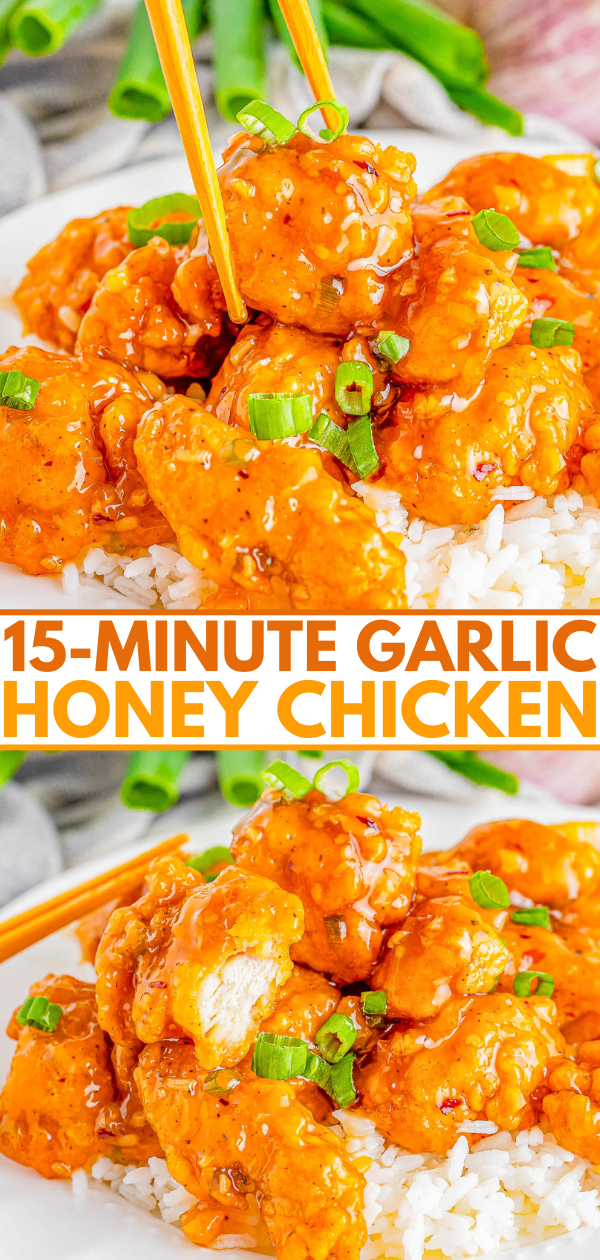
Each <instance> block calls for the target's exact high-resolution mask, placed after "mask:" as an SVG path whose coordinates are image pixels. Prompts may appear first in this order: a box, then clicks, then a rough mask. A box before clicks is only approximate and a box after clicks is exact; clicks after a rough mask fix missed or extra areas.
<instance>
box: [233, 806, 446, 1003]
mask: <svg viewBox="0 0 600 1260" xmlns="http://www.w3.org/2000/svg"><path fill="white" fill-rule="evenodd" d="M418 826H419V818H418V816H417V815H416V814H407V813H406V812H405V811H404V810H403V809H400V808H399V807H396V808H394V809H386V808H385V806H382V805H380V803H379V801H377V800H376V799H375V798H374V797H372V796H368V795H366V794H365V793H361V792H354V793H351V794H350V795H349V796H346V797H344V799H343V800H341V801H328V800H326V799H325V798H324V796H323V794H322V793H321V792H315V791H313V792H310V793H309V794H308V796H305V797H304V798H303V799H302V800H292V801H287V800H285V799H284V798H283V797H282V796H279V795H278V794H277V793H276V792H266V793H265V794H264V795H263V796H262V797H261V799H260V801H258V802H257V804H256V805H255V806H254V808H253V809H252V810H251V811H250V813H249V814H247V815H246V817H245V818H243V819H242V820H241V822H240V823H238V825H237V827H236V828H235V829H234V832H233V844H232V846H231V851H232V853H233V856H234V858H235V860H236V862H237V864H238V866H239V867H240V868H241V869H242V870H246V871H252V872H257V873H259V874H260V875H264V876H267V877H268V878H270V879H273V880H275V882H276V883H277V884H279V885H280V886H281V887H282V888H286V889H288V891H289V892H293V893H296V894H297V895H298V896H299V897H300V899H301V901H302V904H303V906H304V914H305V932H304V936H303V937H302V939H301V941H300V942H299V943H298V944H297V945H294V946H293V948H292V951H291V953H292V957H293V959H294V961H295V962H299V963H304V964H305V965H306V966H309V967H313V968H314V970H315V971H317V970H318V971H322V972H326V973H328V974H329V975H331V976H332V977H333V978H334V979H335V980H337V981H339V982H341V983H342V984H345V983H350V982H352V981H355V980H364V979H366V978H367V977H368V976H370V974H371V972H372V970H373V967H374V965H375V962H376V959H377V956H378V954H379V951H380V949H381V945H382V943H383V932H384V929H385V928H388V927H395V926H397V925H399V924H400V923H402V922H403V920H404V919H405V918H406V915H407V912H408V908H409V906H410V902H411V899H412V895H413V891H414V880H415V867H416V863H417V858H418V856H419V853H420V851H421V840H420V837H419V835H418V834H417V828H418Z"/></svg>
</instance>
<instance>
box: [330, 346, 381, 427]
mask: <svg viewBox="0 0 600 1260" xmlns="http://www.w3.org/2000/svg"><path fill="white" fill-rule="evenodd" d="M372 397H373V373H372V371H371V369H370V367H369V365H368V363H359V362H356V360H354V359H353V360H352V362H350V363H340V365H339V367H337V368H336V372H335V401H336V403H337V405H338V407H339V409H340V411H344V412H345V413H346V415H348V416H364V415H365V414H366V413H367V412H368V411H369V410H370V407H371V398H372Z"/></svg>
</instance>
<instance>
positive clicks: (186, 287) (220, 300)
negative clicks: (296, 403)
mask: <svg viewBox="0 0 600 1260" xmlns="http://www.w3.org/2000/svg"><path fill="white" fill-rule="evenodd" d="M234 336H235V331H234V329H233V325H231V324H230V323H229V320H228V319H227V313H226V306H225V299H224V297H223V291H222V289H221V285H220V283H219V278H218V276H217V273H216V270H215V268H214V267H213V264H212V261H211V259H210V258H209V256H208V253H207V238H206V234H205V232H204V229H201V231H200V234H199V237H198V241H197V244H196V245H195V246H194V248H193V249H192V251H191V252H190V247H189V246H188V245H182V246H179V247H176V246H173V245H169V244H168V242H167V241H165V240H163V239H162V237H159V236H155V237H153V239H152V240H151V241H150V242H149V243H148V245H144V246H143V247H142V248H141V249H136V250H134V251H133V253H131V254H129V256H128V257H127V258H126V259H124V261H123V262H121V263H120V265H119V266H118V267H116V268H114V269H113V270H112V271H109V272H108V275H106V276H105V278H104V280H103V281H102V283H101V284H100V286H99V287H98V289H97V291H96V293H95V296H94V299H93V301H92V304H91V306H90V309H89V311H88V313H87V315H86V316H85V318H84V319H83V322H82V324H81V328H80V329H79V335H78V338H77V346H78V349H79V350H80V351H87V352H88V353H90V354H98V355H101V356H102V357H105V358H110V359H116V361H117V362H118V363H124V364H126V366H127V367H137V368H144V369H145V370H146V371H148V372H156V373H157V374H158V375H159V376H161V377H164V378H169V377H173V376H195V377H199V376H212V375H213V374H214V372H216V370H217V368H218V367H219V366H220V364H221V363H222V361H223V359H224V358H225V355H226V353H227V351H228V349H229V347H230V345H231V343H232V341H233V338H234Z"/></svg>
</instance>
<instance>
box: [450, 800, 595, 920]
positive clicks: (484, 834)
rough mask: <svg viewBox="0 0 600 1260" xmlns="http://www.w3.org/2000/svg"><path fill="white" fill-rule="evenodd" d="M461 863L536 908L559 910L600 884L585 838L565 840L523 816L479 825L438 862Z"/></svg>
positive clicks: (558, 833)
mask: <svg viewBox="0 0 600 1260" xmlns="http://www.w3.org/2000/svg"><path fill="white" fill-rule="evenodd" d="M455 858H458V859H464V861H466V862H467V863H468V864H469V865H470V866H471V868H472V869H473V870H474V871H491V872H492V874H493V875H498V876H499V878H500V879H503V880H504V882H505V884H506V885H507V887H508V888H509V889H510V890H511V891H512V890H514V891H515V892H518V893H520V894H521V896H523V897H528V898H530V899H531V901H534V902H536V903H538V904H539V905H546V906H550V907H553V908H555V909H561V907H564V906H566V905H567V902H569V901H572V900H573V899H574V898H575V897H578V896H580V895H581V894H583V893H585V892H586V891H591V890H592V889H594V888H596V887H597V886H598V884H600V852H598V850H597V849H595V848H594V846H593V845H592V844H590V843H589V841H587V840H577V839H576V838H573V839H569V838H568V837H566V836H565V835H564V834H563V833H562V832H560V831H559V830H558V829H557V828H554V827H546V826H544V824H543V823H536V822H532V821H531V820H530V819H525V818H507V819H502V821H500V822H492V823H481V824H480V826H478V827H474V828H473V829H472V831H469V833H468V835H466V836H465V838H464V840H461V841H460V844H457V845H455V847H454V848H453V849H449V850H443V851H441V852H440V853H439V854H432V853H428V854H427V861H428V862H430V863H431V864H432V865H433V864H434V863H435V862H436V861H438V862H439V863H440V865H442V866H445V865H446V863H447V861H448V860H452V859H455Z"/></svg>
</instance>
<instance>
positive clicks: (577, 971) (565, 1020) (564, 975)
mask: <svg viewBox="0 0 600 1260" xmlns="http://www.w3.org/2000/svg"><path fill="white" fill-rule="evenodd" d="M551 922H552V928H551V930H550V931H548V930H547V929H546V928H542V927H532V926H529V925H526V924H523V923H514V922H508V923H507V924H506V926H505V928H504V930H503V932H502V937H503V940H504V941H505V942H506V945H507V947H508V950H509V953H510V960H509V962H508V964H507V966H506V970H505V972H504V975H503V976H502V977H501V979H500V983H499V986H498V987H499V989H510V990H512V987H513V982H514V978H515V975H516V974H517V972H519V971H546V972H548V974H549V975H551V976H552V978H553V980H554V985H555V988H554V993H553V995H552V996H553V998H554V1001H555V1003H556V1009H557V1012H558V1018H559V1023H560V1027H561V1028H563V1027H564V1026H565V1025H568V1024H570V1023H571V1022H572V1021H574V1020H577V1019H579V1018H580V1017H581V1016H585V1015H586V1014H587V1013H588V1012H590V1011H596V1012H598V1013H599V1014H600V933H598V932H595V933H594V932H586V931H584V930H579V929H576V928H568V927H564V926H563V925H562V923H561V920H560V918H555V917H554V916H553V918H552V920H551Z"/></svg>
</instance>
